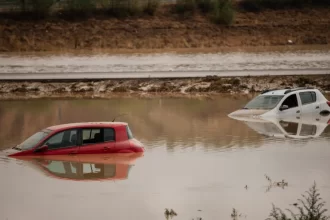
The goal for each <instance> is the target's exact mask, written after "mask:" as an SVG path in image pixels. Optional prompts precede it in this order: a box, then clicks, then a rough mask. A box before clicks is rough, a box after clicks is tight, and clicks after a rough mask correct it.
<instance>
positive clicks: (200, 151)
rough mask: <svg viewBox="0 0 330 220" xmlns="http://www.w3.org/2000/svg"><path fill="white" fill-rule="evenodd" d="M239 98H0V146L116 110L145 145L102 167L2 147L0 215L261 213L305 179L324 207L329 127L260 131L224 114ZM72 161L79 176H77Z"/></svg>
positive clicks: (80, 218)
mask: <svg viewBox="0 0 330 220" xmlns="http://www.w3.org/2000/svg"><path fill="white" fill-rule="evenodd" d="M247 101H248V100H247V98H244V97H238V98H233V97H231V96H215V97H212V98H196V97H193V98H165V97H163V98H157V97H154V98H113V99H104V100H98V99H79V100H77V99H62V100H48V99H43V100H30V101H19V100H16V101H1V103H0V148H1V149H6V148H8V147H11V146H13V145H15V144H18V143H19V142H21V141H22V140H24V139H25V138H27V137H28V136H29V135H31V134H33V133H34V132H36V131H38V130H39V129H42V128H44V127H47V126H50V125H53V124H59V123H69V122H78V121H109V120H112V119H113V117H114V116H116V115H118V114H122V113H126V114H127V115H125V116H122V117H121V118H119V120H121V121H127V122H128V123H129V125H130V127H131V130H132V132H133V134H134V136H135V137H136V138H137V139H138V140H140V141H141V142H142V143H143V144H144V145H145V147H146V152H145V154H144V156H143V157H140V158H137V159H136V160H135V161H133V162H132V163H131V164H130V165H127V164H126V165H125V164H121V162H123V160H120V159H118V160H117V164H116V163H112V165H111V162H109V160H108V162H107V159H106V158H101V160H103V161H104V162H99V163H101V165H100V164H99V165H97V164H95V162H88V161H87V162H86V161H85V162H84V159H82V158H79V156H78V159H72V162H63V161H62V162H61V161H55V160H49V161H45V160H44V161H42V160H40V161H34V162H31V161H21V160H15V159H8V158H6V157H5V156H3V155H2V156H0V173H1V178H0V198H1V205H0V219H8V220H11V219H15V220H21V219H22V220H23V219H24V220H38V219H49V220H55V219H56V220H57V219H71V220H87V219H88V220H89V219H123V220H126V219H127V220H129V219H144V220H161V219H165V217H164V214H163V213H164V209H165V208H173V209H174V210H175V211H176V212H177V213H178V216H176V217H174V218H173V219H192V218H196V217H202V218H203V219H206V220H211V219H212V220H213V219H231V217H230V214H231V212H232V209H233V208H236V209H237V210H238V211H239V212H240V213H243V214H244V215H246V218H244V217H242V218H241V219H266V218H267V217H268V214H269V212H270V210H271V207H272V203H274V204H275V205H276V206H279V207H280V208H283V209H285V208H289V207H290V206H289V205H290V204H292V203H294V202H296V200H297V199H298V198H300V195H301V194H302V193H304V192H305V190H307V189H308V188H309V187H310V186H311V185H312V184H313V182H314V181H316V183H317V186H318V188H319V189H320V193H321V195H322V197H323V199H324V200H325V201H326V202H327V203H326V208H328V209H329V208H330V173H329V167H330V126H328V127H326V128H325V129H324V130H323V132H321V135H320V136H319V137H316V138H310V139H303V140H302V139H283V138H276V137H271V136H266V135H262V134H259V133H257V132H256V130H254V129H253V126H248V125H247V124H246V123H244V122H240V121H236V120H233V119H230V118H228V117H227V114H228V113H230V112H232V111H234V110H236V109H238V108H240V107H242V105H244V104H245V103H246V102H247ZM291 131H292V130H291ZM79 161H80V162H79ZM109 163H110V164H109ZM77 167H78V168H79V167H80V169H82V170H83V171H84V172H85V174H86V175H85V176H79V177H78V174H77V173H78V171H77V170H78V168H77ZM102 168H104V169H102ZM100 170H101V173H98V171H100ZM80 171H81V170H80ZM91 172H94V174H93V173H92V174H93V175H89V174H90V173H91ZM265 174H267V175H268V176H270V177H271V178H272V179H273V180H274V181H281V180H282V179H284V180H285V181H287V182H288V187H285V188H284V189H282V188H280V187H275V188H270V189H269V190H267V186H268V185H269V184H268V182H267V180H266V179H265V176H264V175H265ZM93 177H94V178H101V180H99V181H91V178H93ZM103 177H109V179H102V178H103ZM70 178H71V179H70ZM245 185H247V186H248V188H247V189H245V188H244V187H245ZM198 210H201V211H198Z"/></svg>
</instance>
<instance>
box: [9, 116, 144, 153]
mask: <svg viewBox="0 0 330 220" xmlns="http://www.w3.org/2000/svg"><path fill="white" fill-rule="evenodd" d="M140 152H144V147H143V145H142V144H141V143H140V142H139V141H138V140H136V139H135V138H134V137H133V134H132V132H131V130H130V128H129V126H128V124H127V123H124V122H86V123H71V124H62V125H55V126H51V127H48V128H46V129H43V130H41V131H39V132H37V133H35V134H33V135H32V136H31V137H29V138H28V139H26V140H25V141H24V142H23V143H21V144H19V145H17V146H16V147H13V148H12V149H10V150H8V151H7V155H8V156H29V155H65V154H108V153H140Z"/></svg>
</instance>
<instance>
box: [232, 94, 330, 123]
mask: <svg viewBox="0 0 330 220" xmlns="http://www.w3.org/2000/svg"><path fill="white" fill-rule="evenodd" d="M315 113H318V114H321V115H328V114H330V102H329V101H328V100H327V99H326V98H325V97H324V95H323V94H322V93H321V92H320V91H319V90H318V89H309V88H295V89H274V90H267V91H264V92H262V93H261V94H260V95H258V96H257V97H255V98H254V99H252V100H251V101H250V102H249V103H247V105H246V106H245V107H244V108H243V109H239V110H237V111H234V112H232V113H230V114H229V115H228V116H229V117H231V118H233V117H234V118H236V117H246V116H249V117H259V118H268V117H275V118H286V117H292V116H294V117H301V116H302V115H305V114H315Z"/></svg>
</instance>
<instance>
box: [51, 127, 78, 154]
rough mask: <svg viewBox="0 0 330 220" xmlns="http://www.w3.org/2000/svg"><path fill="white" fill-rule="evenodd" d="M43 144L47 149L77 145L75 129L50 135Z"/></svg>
mask: <svg viewBox="0 0 330 220" xmlns="http://www.w3.org/2000/svg"><path fill="white" fill-rule="evenodd" d="M45 145H47V146H48V149H49V150H54V149H60V148H67V147H73V146H77V130H76V129H72V130H65V131H62V132H59V133H57V134H55V135H53V136H52V137H50V138H49V139H48V140H47V141H46V142H45Z"/></svg>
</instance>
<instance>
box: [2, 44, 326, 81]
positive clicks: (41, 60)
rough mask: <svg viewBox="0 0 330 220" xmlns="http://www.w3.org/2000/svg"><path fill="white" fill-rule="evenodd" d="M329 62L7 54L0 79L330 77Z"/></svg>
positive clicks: (247, 53)
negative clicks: (159, 75)
mask: <svg viewBox="0 0 330 220" xmlns="http://www.w3.org/2000/svg"><path fill="white" fill-rule="evenodd" d="M329 60H330V50H329V48H327V47H324V48H322V49H320V48H317V49H316V47H309V48H307V49H306V48H305V49H304V48H303V49H301V48H299V47H297V48H296V47H283V48H278V49H274V48H273V49H272V50H266V51H265V50H257V49H256V50H232V51H218V52H199V53H175V52H169V53H152V54H150V53H135V54H124V53H123V54H110V53H96V52H93V53H92V52H81V53H76V54H72V53H67V54H66V53H62V54H47V53H37V54H33V53H8V54H6V53H3V54H0V78H1V77H2V76H4V75H6V76H7V75H8V74H10V73H11V74H13V73H16V74H18V73H21V74H31V73H44V74H47V73H49V74H51V75H52V76H54V74H55V73H72V74H73V73H90V74H91V75H95V76H97V74H101V73H122V77H125V74H126V75H127V73H135V72H139V73H141V72H148V73H150V74H151V75H152V74H153V73H157V72H171V71H174V72H179V73H178V74H176V75H178V76H180V72H196V71H197V72H198V71H199V72H208V71H209V72H216V71H220V72H221V71H225V72H226V71H229V73H228V74H231V73H230V71H243V72H244V71H261V73H262V71H267V70H268V71H270V70H272V71H274V70H279V71H286V73H291V74H301V73H302V72H301V71H302V70H315V71H318V72H319V73H330V62H329ZM288 71H289V72H288ZM124 73H125V74H124ZM182 74H183V73H182ZM205 74H207V73H205ZM223 74H225V73H223ZM232 74H238V73H236V72H234V73H232ZM248 74H251V73H248ZM84 77H86V76H84ZM87 77H88V75H87ZM133 77H136V76H135V75H134V76H133Z"/></svg>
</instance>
